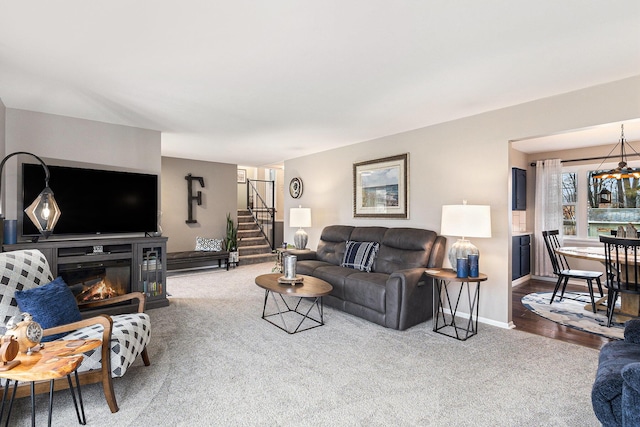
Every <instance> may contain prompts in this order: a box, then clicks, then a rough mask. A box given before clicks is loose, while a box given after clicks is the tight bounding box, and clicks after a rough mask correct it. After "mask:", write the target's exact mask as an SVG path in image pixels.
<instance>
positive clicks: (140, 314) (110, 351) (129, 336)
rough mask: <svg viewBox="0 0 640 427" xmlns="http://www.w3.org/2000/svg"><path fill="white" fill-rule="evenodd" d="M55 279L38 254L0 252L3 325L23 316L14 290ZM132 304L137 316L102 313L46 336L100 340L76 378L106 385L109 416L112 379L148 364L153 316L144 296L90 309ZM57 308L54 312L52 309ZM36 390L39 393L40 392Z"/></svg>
mask: <svg viewBox="0 0 640 427" xmlns="http://www.w3.org/2000/svg"><path fill="white" fill-rule="evenodd" d="M52 280H53V277H52V275H51V270H50V269H49V264H48V263H47V260H46V258H45V257H44V255H43V254H42V253H41V252H40V251H38V250H22V251H14V252H4V253H0V322H3V324H4V325H6V323H7V321H8V320H9V319H10V318H11V317H12V316H15V315H19V314H20V313H21V310H20V309H19V308H18V304H17V302H16V299H15V296H14V294H15V292H16V291H19V290H27V289H32V288H35V287H38V286H41V285H46V284H47V283H49V282H51V281H52ZM134 299H137V300H138V301H139V304H138V307H137V312H136V313H130V314H119V315H113V316H108V315H105V314H101V315H98V316H95V317H92V318H89V319H84V320H80V321H78V322H73V323H69V324H66V325H61V326H57V327H54V328H49V329H45V331H44V335H45V336H49V335H55V334H65V335H64V336H63V338H62V339H69V340H75V339H100V340H102V343H103V345H102V346H101V347H98V348H97V349H95V350H92V351H90V352H87V353H85V354H84V360H83V361H82V364H81V365H80V367H79V368H78V373H79V375H80V382H81V383H82V384H91V383H97V382H100V383H102V388H103V390H104V395H105V398H106V400H107V403H108V405H109V408H110V409H111V412H117V411H118V404H117V402H116V397H115V394H114V391H113V384H112V377H121V376H123V375H124V374H125V372H126V371H127V368H128V367H129V366H131V364H132V363H133V362H134V360H135V359H136V357H138V355H141V357H142V360H143V362H144V364H145V365H146V366H149V364H150V361H149V356H148V354H147V344H148V343H149V340H150V336H151V322H150V319H149V316H148V315H147V314H145V313H144V306H145V297H144V294H142V293H140V292H133V293H131V294H127V295H123V296H119V297H114V298H109V299H108V300H103V301H97V302H92V303H89V304H87V305H86V307H89V308H92V309H99V308H100V307H103V306H107V305H113V304H117V303H122V302H123V301H128V300H134ZM84 306H85V305H83V307H84ZM55 308H56V307H52V309H55ZM0 326H2V324H0ZM64 384H66V382H64V381H62V382H60V385H61V386H64ZM37 390H38V391H40V389H39V388H38V389H37ZM47 390H48V387H46V388H44V387H43V388H42V391H47Z"/></svg>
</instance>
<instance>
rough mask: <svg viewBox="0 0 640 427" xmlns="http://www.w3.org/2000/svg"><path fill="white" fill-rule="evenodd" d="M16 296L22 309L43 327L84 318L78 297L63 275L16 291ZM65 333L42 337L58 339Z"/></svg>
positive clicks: (51, 339) (64, 323)
mask: <svg viewBox="0 0 640 427" xmlns="http://www.w3.org/2000/svg"><path fill="white" fill-rule="evenodd" d="M15 298H16V301H17V302H18V307H19V308H20V310H21V311H22V312H23V313H25V312H26V313H29V314H31V316H33V320H34V321H36V322H38V323H39V324H40V326H42V329H48V328H53V327H54V326H60V325H66V324H68V323H73V322H77V321H78V320H82V316H81V315H80V310H79V309H78V304H77V303H76V298H75V297H74V296H73V293H72V292H71V290H70V289H69V287H68V286H67V284H66V283H65V282H64V280H62V277H58V278H57V279H56V280H54V281H53V282H51V283H47V284H46V285H43V286H38V287H36V288H32V289H27V290H26V291H16V293H15ZM65 335H66V334H56V335H49V336H46V337H44V338H42V341H44V342H46V341H53V340H57V339H60V338H62V337H64V336H65Z"/></svg>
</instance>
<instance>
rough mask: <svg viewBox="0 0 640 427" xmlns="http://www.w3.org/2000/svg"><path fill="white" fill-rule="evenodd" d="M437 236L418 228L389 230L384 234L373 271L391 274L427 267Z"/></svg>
mask: <svg viewBox="0 0 640 427" xmlns="http://www.w3.org/2000/svg"><path fill="white" fill-rule="evenodd" d="M436 237H437V234H436V233H435V232H433V231H430V230H423V229H418V228H390V229H388V230H387V232H386V233H385V234H384V237H383V239H382V242H381V244H380V250H379V251H378V256H377V258H376V261H375V264H374V267H373V271H377V272H380V273H387V274H391V273H393V272H394V271H398V270H406V269H409V268H417V267H427V265H428V263H429V256H430V254H431V248H432V246H433V244H434V242H435V240H436Z"/></svg>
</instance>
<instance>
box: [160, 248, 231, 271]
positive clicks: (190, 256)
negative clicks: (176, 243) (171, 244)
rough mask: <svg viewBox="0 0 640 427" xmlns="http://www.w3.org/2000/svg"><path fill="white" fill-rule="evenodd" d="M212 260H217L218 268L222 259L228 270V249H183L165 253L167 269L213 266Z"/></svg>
mask: <svg viewBox="0 0 640 427" xmlns="http://www.w3.org/2000/svg"><path fill="white" fill-rule="evenodd" d="M214 261H218V268H221V267H222V261H224V262H225V264H226V266H227V271H229V252H228V251H217V252H214V251H184V252H169V253H167V271H171V270H187V269H191V268H198V267H213V266H214V265H215V262H214Z"/></svg>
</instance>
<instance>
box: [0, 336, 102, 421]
mask: <svg viewBox="0 0 640 427" xmlns="http://www.w3.org/2000/svg"><path fill="white" fill-rule="evenodd" d="M100 345H102V341H101V340H58V341H51V342H47V343H44V347H43V348H41V349H40V351H38V352H35V353H32V354H30V355H27V354H24V353H18V356H17V357H16V358H15V359H14V360H19V361H20V364H19V365H17V366H15V367H14V368H12V369H9V370H6V371H0V378H5V379H6V383H5V386H4V393H3V396H2V406H1V409H0V421H1V420H2V417H3V415H4V410H5V403H6V401H7V395H8V394H9V393H8V392H9V387H10V384H11V381H13V382H14V386H13V393H12V395H11V400H10V402H9V409H8V411H7V421H6V424H5V425H6V426H8V425H9V420H10V418H11V410H12V408H13V400H14V398H15V394H16V390H17V387H18V382H19V381H25V382H30V383H31V425H32V426H35V425H36V418H35V417H36V408H35V383H36V381H43V380H49V381H50V386H49V423H48V425H49V426H51V414H52V410H53V385H54V381H55V380H56V379H59V378H64V377H67V381H69V390H70V392H71V398H72V399H73V404H74V406H75V408H76V415H77V416H78V422H79V423H80V424H82V425H85V424H86V417H85V414H84V405H83V403H82V392H81V390H80V381H79V380H78V371H77V369H78V366H80V363H81V362H82V358H83V356H82V353H84V352H86V351H89V350H93V349H94V348H97V347H100ZM71 374H74V375H75V382H76V387H77V389H78V400H77V401H76V393H75V391H74V386H73V382H72V380H71ZM78 402H79V403H80V409H78Z"/></svg>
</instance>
